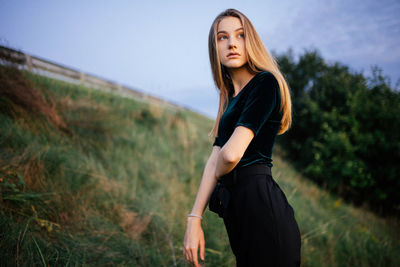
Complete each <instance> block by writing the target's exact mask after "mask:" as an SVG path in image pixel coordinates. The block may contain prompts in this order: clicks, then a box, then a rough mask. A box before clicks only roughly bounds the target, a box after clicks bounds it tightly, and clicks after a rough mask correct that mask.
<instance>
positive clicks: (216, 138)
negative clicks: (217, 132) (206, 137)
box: [213, 136, 221, 147]
mask: <svg viewBox="0 0 400 267" xmlns="http://www.w3.org/2000/svg"><path fill="white" fill-rule="evenodd" d="M213 146H219V147H220V146H221V145H220V143H219V138H218V136H217V137H215V140H214V143H213Z"/></svg>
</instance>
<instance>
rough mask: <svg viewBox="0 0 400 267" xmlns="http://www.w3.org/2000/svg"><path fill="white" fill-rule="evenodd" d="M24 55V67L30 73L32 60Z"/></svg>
mask: <svg viewBox="0 0 400 267" xmlns="http://www.w3.org/2000/svg"><path fill="white" fill-rule="evenodd" d="M24 55H25V65H26V67H27V68H28V71H30V72H32V58H31V56H30V55H28V54H24Z"/></svg>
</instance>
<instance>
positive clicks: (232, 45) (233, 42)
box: [228, 38, 237, 49]
mask: <svg viewBox="0 0 400 267" xmlns="http://www.w3.org/2000/svg"><path fill="white" fill-rule="evenodd" d="M228 47H229V49H231V48H237V46H236V40H235V38H229V41H228Z"/></svg>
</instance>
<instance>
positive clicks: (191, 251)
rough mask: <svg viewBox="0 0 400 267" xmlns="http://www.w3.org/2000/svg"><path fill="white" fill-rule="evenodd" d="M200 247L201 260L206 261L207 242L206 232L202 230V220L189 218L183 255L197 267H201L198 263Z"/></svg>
mask: <svg viewBox="0 0 400 267" xmlns="http://www.w3.org/2000/svg"><path fill="white" fill-rule="evenodd" d="M199 246H200V258H201V260H203V261H204V257H205V240H204V232H203V229H202V228H201V219H200V218H197V217H188V223H187V227H186V233H185V240H184V245H183V255H184V256H185V258H186V260H187V261H189V262H190V263H192V264H193V265H194V266H196V267H199V266H200V267H201V265H200V264H199V263H198V261H197V250H198V248H199Z"/></svg>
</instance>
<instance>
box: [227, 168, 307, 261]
mask: <svg viewBox="0 0 400 267" xmlns="http://www.w3.org/2000/svg"><path fill="white" fill-rule="evenodd" d="M220 181H221V183H222V184H223V185H224V186H225V187H226V188H227V189H228V191H229V192H230V200H229V204H228V211H227V215H226V216H225V217H224V218H223V220H224V224H225V227H226V230H227V233H228V237H229V242H230V245H231V248H232V251H233V253H234V255H235V257H236V264H237V266H238V267H243V266H246V267H257V266H271V267H286V266H300V248H301V236H300V230H299V227H298V225H297V222H296V220H295V217H294V210H293V208H292V206H291V205H290V204H289V203H288V201H287V199H286V196H285V194H284V193H283V191H282V190H281V188H280V187H279V185H278V184H277V183H276V182H275V180H274V179H273V177H272V175H271V169H270V167H268V166H266V165H263V164H253V165H250V166H246V167H241V168H235V169H234V170H233V171H231V172H230V173H228V174H227V175H224V176H222V177H221V180H220Z"/></svg>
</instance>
